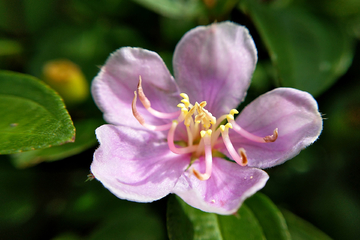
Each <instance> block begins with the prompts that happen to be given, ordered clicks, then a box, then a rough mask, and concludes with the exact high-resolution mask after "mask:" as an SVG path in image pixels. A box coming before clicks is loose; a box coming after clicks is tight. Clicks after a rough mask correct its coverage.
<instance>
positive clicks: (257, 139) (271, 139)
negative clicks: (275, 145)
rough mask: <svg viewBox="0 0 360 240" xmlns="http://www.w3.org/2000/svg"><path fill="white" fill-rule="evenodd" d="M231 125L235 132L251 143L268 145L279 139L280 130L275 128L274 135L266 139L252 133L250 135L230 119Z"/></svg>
mask: <svg viewBox="0 0 360 240" xmlns="http://www.w3.org/2000/svg"><path fill="white" fill-rule="evenodd" d="M228 121H229V123H231V124H232V126H233V129H234V130H235V132H237V133H239V134H240V135H241V136H243V137H244V138H247V139H249V140H251V141H254V142H258V143H268V142H275V141H276V139H277V137H278V129H277V128H275V130H274V133H273V135H269V136H266V137H259V136H256V135H254V134H252V133H249V132H248V131H246V130H245V129H243V128H242V127H240V126H239V125H238V124H237V123H236V122H235V121H234V120H232V119H229V118H228Z"/></svg>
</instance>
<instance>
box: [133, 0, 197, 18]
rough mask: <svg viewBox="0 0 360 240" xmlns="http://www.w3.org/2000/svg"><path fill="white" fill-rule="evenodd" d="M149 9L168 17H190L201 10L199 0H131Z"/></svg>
mask: <svg viewBox="0 0 360 240" xmlns="http://www.w3.org/2000/svg"><path fill="white" fill-rule="evenodd" d="M133 1H135V2H137V3H138V4H140V5H143V6H144V7H146V8H149V9H150V10H152V11H154V12H157V13H159V14H161V15H163V16H166V17H170V18H181V19H184V18H192V17H194V16H196V15H198V14H199V12H200V11H201V7H200V4H201V1H197V0H184V1H173V0H133Z"/></svg>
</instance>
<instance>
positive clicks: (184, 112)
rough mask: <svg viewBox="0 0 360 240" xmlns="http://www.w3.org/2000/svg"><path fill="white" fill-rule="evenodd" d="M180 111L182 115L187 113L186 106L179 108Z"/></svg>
mask: <svg viewBox="0 0 360 240" xmlns="http://www.w3.org/2000/svg"><path fill="white" fill-rule="evenodd" d="M181 112H182V113H183V114H184V115H186V114H188V112H189V111H188V110H187V108H186V107H183V108H181Z"/></svg>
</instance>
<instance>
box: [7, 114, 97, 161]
mask: <svg viewBox="0 0 360 240" xmlns="http://www.w3.org/2000/svg"><path fill="white" fill-rule="evenodd" d="M101 123H102V121H100V120H97V119H87V120H83V121H78V122H76V121H75V122H74V124H75V127H76V140H75V142H74V143H71V144H64V145H61V146H55V147H51V148H45V149H38V150H34V151H28V152H23V153H16V154H13V155H12V162H13V164H14V165H15V166H16V167H18V168H25V167H30V166H33V165H35V164H38V163H40V162H43V161H56V160H61V159H64V158H66V157H70V156H72V155H75V154H79V153H81V152H82V151H84V150H86V149H88V148H89V147H92V146H94V145H95V144H96V143H97V140H96V137H95V129H96V128H97V127H98V126H99V125H100V124H101Z"/></svg>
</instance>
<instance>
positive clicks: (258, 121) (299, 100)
mask: <svg viewBox="0 0 360 240" xmlns="http://www.w3.org/2000/svg"><path fill="white" fill-rule="evenodd" d="M236 122H237V123H238V124H239V125H240V126H241V127H243V128H244V129H246V130H247V131H248V132H250V133H253V134H255V135H257V136H266V135H271V134H272V133H273V131H274V129H276V128H278V138H277V139H276V141H275V142H268V143H256V142H253V141H251V140H247V139H245V138H243V137H241V136H240V135H239V134H237V133H236V132H230V137H231V141H232V143H233V144H234V146H235V147H243V148H244V149H245V150H246V155H247V157H248V166H251V167H259V168H268V167H273V166H275V165H278V164H281V163H283V162H284V161H286V160H288V159H290V158H292V157H294V156H295V155H297V154H298V153H299V152H300V151H301V150H302V149H303V148H305V147H306V146H308V145H310V144H312V143H313V142H314V141H315V140H316V139H317V138H318V136H319V134H320V132H321V130H322V117H321V115H320V113H319V111H318V106H317V103H316V101H315V99H314V98H313V97H312V96H311V95H310V94H309V93H307V92H303V91H300V90H296V89H292V88H277V89H275V90H273V91H270V92H268V93H265V94H264V95H262V96H260V97H258V98H257V99H255V100H254V101H253V102H251V103H250V104H249V105H248V106H247V107H246V108H245V109H244V110H243V111H242V112H241V113H240V115H239V116H238V117H237V118H236Z"/></svg>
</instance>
